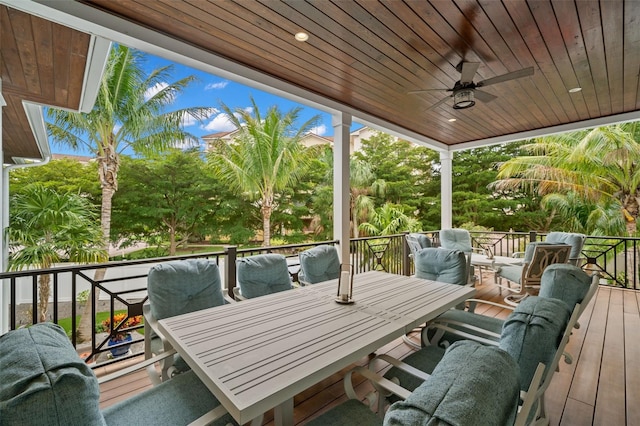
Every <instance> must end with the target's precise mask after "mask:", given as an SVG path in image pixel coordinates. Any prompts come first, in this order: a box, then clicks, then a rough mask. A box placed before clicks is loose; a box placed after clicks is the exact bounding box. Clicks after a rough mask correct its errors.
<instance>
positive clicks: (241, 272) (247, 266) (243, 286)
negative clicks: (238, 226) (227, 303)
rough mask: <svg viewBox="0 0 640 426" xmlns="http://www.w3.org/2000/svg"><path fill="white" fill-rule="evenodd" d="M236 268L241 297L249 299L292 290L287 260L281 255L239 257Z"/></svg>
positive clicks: (268, 254)
mask: <svg viewBox="0 0 640 426" xmlns="http://www.w3.org/2000/svg"><path fill="white" fill-rule="evenodd" d="M236 266H237V273H238V274H237V275H238V276H237V278H238V284H239V285H240V292H241V293H242V297H246V298H249V299H250V298H252V297H259V296H265V295H267V294H271V293H277V292H279V291H285V290H290V289H292V288H293V285H292V282H291V276H290V275H289V268H288V267H287V259H286V258H285V257H284V256H283V255H281V254H275V253H267V254H258V255H255V256H249V257H241V258H238V259H237V260H236Z"/></svg>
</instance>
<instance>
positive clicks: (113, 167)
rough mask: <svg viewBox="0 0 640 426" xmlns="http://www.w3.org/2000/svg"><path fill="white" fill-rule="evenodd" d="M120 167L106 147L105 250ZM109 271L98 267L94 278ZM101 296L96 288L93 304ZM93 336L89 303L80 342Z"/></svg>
mask: <svg viewBox="0 0 640 426" xmlns="http://www.w3.org/2000/svg"><path fill="white" fill-rule="evenodd" d="M119 169H120V158H119V156H118V154H117V153H116V152H115V151H114V150H113V147H111V146H108V147H105V150H104V155H103V156H101V157H98V174H99V176H100V186H101V187H102V206H101V210H100V227H101V228H102V236H103V238H104V246H105V250H106V251H107V252H108V251H109V242H110V236H111V205H112V203H111V200H112V199H113V194H115V192H116V190H117V189H118V170H119ZM106 273H107V271H106V270H105V269H97V270H96V272H95V274H94V276H93V280H94V281H95V282H100V281H102V280H103V279H104V276H105V275H106ZM99 298H100V289H98V288H95V291H94V300H93V304H94V305H95V306H98V300H99ZM91 336H93V330H91V304H90V303H87V304H85V306H84V309H83V310H82V317H81V318H80V324H79V325H78V335H77V339H78V342H84V341H86V340H89V339H90V338H91Z"/></svg>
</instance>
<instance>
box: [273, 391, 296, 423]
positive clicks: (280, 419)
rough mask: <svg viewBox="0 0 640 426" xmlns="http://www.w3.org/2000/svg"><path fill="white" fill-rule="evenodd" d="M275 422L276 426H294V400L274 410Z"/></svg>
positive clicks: (287, 401) (289, 400)
mask: <svg viewBox="0 0 640 426" xmlns="http://www.w3.org/2000/svg"><path fill="white" fill-rule="evenodd" d="M273 420H274V423H275V424H276V426H293V398H291V399H288V400H286V401H285V402H283V403H282V404H280V405H278V406H276V407H275V408H274V410H273Z"/></svg>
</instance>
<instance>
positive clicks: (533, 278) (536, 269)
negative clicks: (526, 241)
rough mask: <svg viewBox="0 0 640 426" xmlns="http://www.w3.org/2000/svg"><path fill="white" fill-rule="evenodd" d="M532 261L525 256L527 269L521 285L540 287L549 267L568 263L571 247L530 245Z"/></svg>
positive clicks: (562, 245) (523, 273) (525, 268)
mask: <svg viewBox="0 0 640 426" xmlns="http://www.w3.org/2000/svg"><path fill="white" fill-rule="evenodd" d="M530 246H531V249H529V247H527V250H531V259H530V260H529V261H528V259H527V258H526V257H527V255H526V254H525V267H524V268H523V272H522V280H521V282H520V284H522V285H523V286H524V285H527V286H532V285H540V281H541V279H542V274H543V273H544V270H545V269H546V268H547V266H549V265H551V264H554V263H567V261H568V260H569V253H570V251H571V246H569V245H567V244H539V243H530Z"/></svg>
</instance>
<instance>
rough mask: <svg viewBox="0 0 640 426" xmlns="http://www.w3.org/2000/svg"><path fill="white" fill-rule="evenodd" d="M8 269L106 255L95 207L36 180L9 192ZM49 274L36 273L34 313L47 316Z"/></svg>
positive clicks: (87, 260) (98, 259) (88, 260)
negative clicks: (36, 305)
mask: <svg viewBox="0 0 640 426" xmlns="http://www.w3.org/2000/svg"><path fill="white" fill-rule="evenodd" d="M10 216H11V218H10V222H9V244H10V254H9V268H10V269H12V270H20V269H24V268H30V267H35V268H43V269H47V268H50V267H52V266H53V265H54V264H55V263H59V262H77V263H97V262H103V261H106V260H107V252H106V251H105V250H104V248H103V241H102V234H101V232H100V227H99V225H98V222H97V220H96V214H95V212H94V210H93V206H92V205H91V203H90V202H89V201H88V200H87V199H86V198H83V197H81V196H79V195H77V194H72V193H58V192H56V191H54V190H53V189H51V188H46V187H44V186H42V185H40V184H33V185H31V186H29V187H26V188H24V190H23V191H22V192H20V193H17V194H15V195H14V196H12V197H11V201H10ZM50 279H51V278H50V275H48V274H43V275H40V278H39V288H38V314H39V320H40V321H46V320H47V311H48V303H49V297H50V288H51V286H50Z"/></svg>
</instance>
